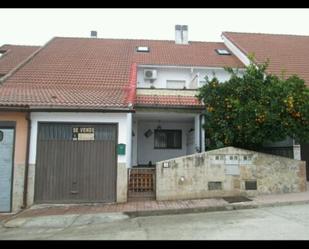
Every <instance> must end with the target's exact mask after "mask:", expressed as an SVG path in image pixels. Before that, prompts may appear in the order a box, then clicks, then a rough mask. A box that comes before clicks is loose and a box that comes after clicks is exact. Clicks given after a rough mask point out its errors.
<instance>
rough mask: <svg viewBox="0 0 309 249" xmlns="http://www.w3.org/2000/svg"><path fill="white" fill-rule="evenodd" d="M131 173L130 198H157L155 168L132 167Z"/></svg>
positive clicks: (130, 199) (135, 199)
mask: <svg viewBox="0 0 309 249" xmlns="http://www.w3.org/2000/svg"><path fill="white" fill-rule="evenodd" d="M128 170H129V173H128V176H129V179H128V180H129V184H128V186H129V189H128V200H129V201H137V200H153V199H155V185H156V184H155V175H156V174H155V173H156V169H155V168H131V169H128Z"/></svg>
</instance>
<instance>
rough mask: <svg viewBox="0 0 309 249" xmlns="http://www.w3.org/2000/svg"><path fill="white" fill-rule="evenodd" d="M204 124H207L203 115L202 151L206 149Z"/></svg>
mask: <svg viewBox="0 0 309 249" xmlns="http://www.w3.org/2000/svg"><path fill="white" fill-rule="evenodd" d="M204 124H205V116H204V115H202V124H201V125H202V127H201V132H202V134H201V137H202V144H201V148H202V151H205V130H204V128H203V126H204Z"/></svg>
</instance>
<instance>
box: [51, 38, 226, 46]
mask: <svg viewBox="0 0 309 249" xmlns="http://www.w3.org/2000/svg"><path fill="white" fill-rule="evenodd" d="M54 38H56V39H57V38H60V39H87V40H117V41H154V42H173V43H175V40H167V39H162V40H160V39H139V38H91V37H73V36H72V37H71V36H55V37H54ZM190 42H191V43H222V44H224V43H223V42H222V41H201V40H191V41H189V43H190ZM179 45H181V44H179Z"/></svg>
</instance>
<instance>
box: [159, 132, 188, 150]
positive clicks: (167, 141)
mask: <svg viewBox="0 0 309 249" xmlns="http://www.w3.org/2000/svg"><path fill="white" fill-rule="evenodd" d="M181 136H182V132H181V130H155V134H154V148H155V149H181V147H182V146H181V145H182V141H181V140H182V139H181Z"/></svg>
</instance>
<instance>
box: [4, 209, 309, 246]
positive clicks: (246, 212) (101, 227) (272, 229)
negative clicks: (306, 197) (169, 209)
mask: <svg viewBox="0 0 309 249" xmlns="http://www.w3.org/2000/svg"><path fill="white" fill-rule="evenodd" d="M100 215H101V216H100ZM68 219H69V218H68V217H67V218H65V217H64V216H62V217H61V216H57V217H56V216H55V217H45V218H43V217H41V218H36V219H35V220H32V221H31V222H30V221H28V223H24V225H21V226H20V227H17V228H3V227H2V228H0V239H1V240H17V239H18V240H28V239H31V240H54V239H61V240H308V239H309V204H306V205H290V206H281V207H267V208H258V209H243V210H237V211H235V210H234V211H219V212H207V213H195V214H179V215H163V216H148V217H136V218H129V217H127V216H126V215H122V214H111V215H110V217H109V216H108V215H106V214H104V215H103V216H102V214H97V215H96V216H93V215H87V216H85V215H84V216H78V217H76V216H74V217H71V218H70V219H74V222H71V221H70V222H67V221H68ZM21 224H22V222H21Z"/></svg>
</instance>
